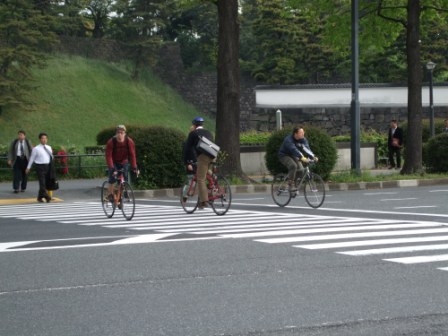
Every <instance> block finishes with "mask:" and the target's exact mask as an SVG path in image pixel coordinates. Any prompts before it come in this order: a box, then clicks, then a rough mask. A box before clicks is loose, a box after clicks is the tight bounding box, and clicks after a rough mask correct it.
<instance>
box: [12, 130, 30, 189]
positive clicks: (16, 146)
mask: <svg viewBox="0 0 448 336" xmlns="http://www.w3.org/2000/svg"><path fill="white" fill-rule="evenodd" d="M17 134H18V135H17V139H15V140H14V141H12V142H11V145H10V146H9V151H8V164H9V165H10V166H11V167H12V170H13V182H12V188H13V190H14V193H15V194H17V193H18V192H19V188H20V191H21V192H25V190H26V186H27V182H28V178H27V175H26V167H27V165H28V160H29V159H30V156H31V151H32V150H33V146H32V144H31V142H30V141H29V140H28V139H27V138H26V134H25V131H23V130H20V131H19V132H18V133H17Z"/></svg>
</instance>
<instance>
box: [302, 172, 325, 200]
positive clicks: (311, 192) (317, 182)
mask: <svg viewBox="0 0 448 336" xmlns="http://www.w3.org/2000/svg"><path fill="white" fill-rule="evenodd" d="M303 183H304V184H305V187H304V189H305V190H304V193H305V200H306V202H307V203H308V205H309V206H310V207H312V208H318V207H320V206H321V205H322V204H323V203H324V200H325V183H324V181H323V180H322V177H320V176H319V175H317V174H314V173H310V175H309V177H308V178H306V179H305V181H304V182H303Z"/></svg>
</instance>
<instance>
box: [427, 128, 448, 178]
mask: <svg viewBox="0 0 448 336" xmlns="http://www.w3.org/2000/svg"><path fill="white" fill-rule="evenodd" d="M424 153H425V154H424V160H425V162H426V165H427V169H428V171H429V172H434V173H446V172H448V133H441V134H438V135H436V136H434V137H433V138H431V139H429V141H428V143H427V144H426V145H425V150H424Z"/></svg>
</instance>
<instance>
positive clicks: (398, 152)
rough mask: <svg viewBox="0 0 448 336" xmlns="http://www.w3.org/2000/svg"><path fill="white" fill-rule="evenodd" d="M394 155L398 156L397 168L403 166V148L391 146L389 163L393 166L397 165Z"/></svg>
mask: <svg viewBox="0 0 448 336" xmlns="http://www.w3.org/2000/svg"><path fill="white" fill-rule="evenodd" d="M394 156H396V157H397V166H396V167H397V168H401V148H400V147H394V146H389V164H390V166H391V167H395V160H394Z"/></svg>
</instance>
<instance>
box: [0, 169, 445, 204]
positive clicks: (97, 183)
mask: <svg viewBox="0 0 448 336" xmlns="http://www.w3.org/2000/svg"><path fill="white" fill-rule="evenodd" d="M394 172H396V171H393V170H387V169H377V170H370V171H369V173H370V174H371V175H375V176H377V175H389V174H392V173H394ZM252 178H253V179H254V180H255V181H261V180H262V177H257V176H254V177H252ZM103 181H104V178H97V179H76V180H60V181H59V186H60V189H59V190H57V191H55V192H54V194H53V197H55V198H56V199H55V201H58V199H62V200H63V199H64V197H70V198H80V199H95V198H96V197H99V196H98V195H99V188H100V187H101V185H102V183H103ZM444 184H446V185H448V177H446V178H440V179H419V180H406V179H403V180H397V181H376V182H354V183H332V182H328V183H327V184H326V185H327V190H330V191H333V190H340V191H344V190H369V189H384V188H404V187H419V186H430V185H444ZM270 188H271V186H270V184H269V183H261V182H260V183H259V184H248V185H233V186H232V192H233V193H269V192H270V190H271V189H270ZM38 189H39V186H38V182H37V181H30V182H29V183H28V189H27V190H26V192H24V193H18V194H14V193H13V192H12V182H2V183H0V205H1V204H8V203H11V202H13V203H35V202H37V201H36V197H37V191H38ZM134 192H135V196H136V197H138V198H154V197H177V195H178V194H179V189H178V188H174V189H154V190H135V191H134ZM14 200H17V202H14ZM25 200H27V201H26V202H25Z"/></svg>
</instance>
